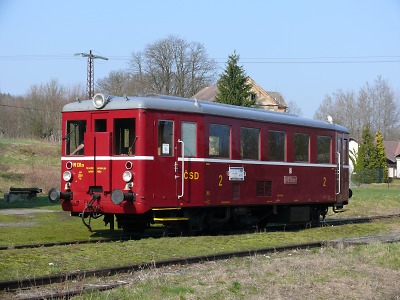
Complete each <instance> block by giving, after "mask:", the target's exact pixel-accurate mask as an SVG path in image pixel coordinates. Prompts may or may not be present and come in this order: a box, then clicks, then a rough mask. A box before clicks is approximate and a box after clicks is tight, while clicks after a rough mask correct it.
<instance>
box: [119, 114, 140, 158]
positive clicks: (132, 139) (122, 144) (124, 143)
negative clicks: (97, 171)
mask: <svg viewBox="0 0 400 300" xmlns="http://www.w3.org/2000/svg"><path fill="white" fill-rule="evenodd" d="M136 140H137V136H136V134H135V119H133V118H128V119H115V120H114V147H115V150H114V153H115V154H116V155H124V154H125V155H135V144H136Z"/></svg>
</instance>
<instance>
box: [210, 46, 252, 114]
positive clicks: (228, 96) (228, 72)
mask: <svg viewBox="0 0 400 300" xmlns="http://www.w3.org/2000/svg"><path fill="white" fill-rule="evenodd" d="M239 58H240V56H239V55H237V54H236V51H234V53H233V54H232V55H230V56H229V59H228V63H227V66H226V69H225V71H224V73H223V74H222V75H221V77H220V79H219V80H218V83H217V87H218V93H217V95H216V96H215V102H219V103H226V104H232V105H238V106H246V107H250V106H252V105H254V104H255V99H251V91H250V90H251V88H252V85H251V84H248V83H247V76H246V73H245V71H244V70H243V66H241V67H239V66H238V61H239Z"/></svg>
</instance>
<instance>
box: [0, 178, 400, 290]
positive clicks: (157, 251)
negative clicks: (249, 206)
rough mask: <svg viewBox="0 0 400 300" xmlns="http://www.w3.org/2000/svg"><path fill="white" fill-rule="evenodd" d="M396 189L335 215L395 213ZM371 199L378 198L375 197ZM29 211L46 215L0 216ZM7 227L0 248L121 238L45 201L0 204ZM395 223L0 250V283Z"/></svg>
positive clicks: (371, 230)
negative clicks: (85, 222)
mask: <svg viewBox="0 0 400 300" xmlns="http://www.w3.org/2000/svg"><path fill="white" fill-rule="evenodd" d="M382 191H383V193H382ZM398 191H399V190H395V189H389V190H388V189H383V188H382V187H381V186H369V187H362V188H358V189H357V191H356V192H355V197H354V198H352V199H351V202H350V205H349V206H350V208H351V209H349V210H348V211H346V212H345V213H343V214H341V215H342V216H344V217H352V216H371V215H378V214H382V210H383V208H384V210H385V211H386V212H388V213H395V212H396V211H397V212H398V210H399V206H400V205H399V204H400V199H399V196H398V194H399V193H398ZM377 195H380V197H379V198H375V197H376V196H377ZM30 208H31V209H44V210H48V211H45V212H36V213H31V214H17V215H15V214H7V213H6V214H4V213H3V212H7V209H17V210H18V209H21V210H22V209H30ZM337 216H338V215H334V216H333V217H337ZM8 223H10V225H11V226H0V245H3V246H12V245H19V244H28V243H41V242H43V243H45V242H62V241H71V240H76V239H80V240H91V239H97V238H99V237H120V236H123V233H122V231H121V230H116V231H115V233H114V234H111V233H110V232H109V230H108V228H107V227H104V224H103V222H102V220H101V219H98V220H92V228H93V230H94V232H93V233H90V232H88V230H87V229H86V227H85V226H83V224H82V222H81V219H80V218H77V217H70V216H69V213H68V212H63V211H62V210H61V207H60V204H51V203H50V202H49V201H48V199H47V197H39V198H37V199H36V200H33V201H19V202H14V203H4V202H2V201H0V224H3V225H4V224H6V225H7V224H8ZM27 223H33V225H30V226H24V224H27ZM399 223H400V222H399V221H397V220H383V221H380V222H373V223H368V224H353V225H346V226H339V227H318V228H312V229H307V230H287V229H286V231H285V230H283V229H282V230H277V231H266V232H262V233H254V234H243V235H236V236H199V237H181V238H176V237H173V238H171V237H169V238H146V239H142V240H132V241H127V242H115V243H107V244H89V245H71V246H60V247H52V248H39V249H24V250H16V249H14V250H8V251H1V252H0V270H1V272H0V280H6V279H14V278H23V277H31V276H43V275H48V274H55V273H60V272H68V271H75V270H91V269H97V268H102V267H111V266H117V265H127V264H134V263H142V262H151V261H154V260H160V259H170V258H175V257H185V256H190V255H204V254H213V253H223V252H231V251H237V250H242V251H246V250H250V249H257V248H266V247H273V246H281V245H288V244H295V243H306V242H311V241H321V240H332V239H340V238H345V237H357V236H366V235H373V234H378V233H390V232H398V230H399V228H400V224H399ZM21 224H22V226H20V225H21ZM12 225H14V226H12ZM312 251H316V250H312ZM388 257H390V256H388ZM105 258H107V259H105ZM385 259H386V260H385ZM377 263H380V264H382V265H383V264H390V263H393V264H394V265H396V264H398V261H396V259H395V258H392V261H391V260H388V259H387V257H381V260H380V261H379V260H377ZM231 283H232V282H228V283H227V284H228V285H229V284H231ZM231 288H232V287H231Z"/></svg>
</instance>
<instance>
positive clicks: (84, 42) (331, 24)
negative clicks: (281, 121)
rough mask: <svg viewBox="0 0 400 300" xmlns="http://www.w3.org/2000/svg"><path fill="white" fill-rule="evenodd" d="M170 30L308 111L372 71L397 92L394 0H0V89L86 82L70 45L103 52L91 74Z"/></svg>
mask: <svg viewBox="0 0 400 300" xmlns="http://www.w3.org/2000/svg"><path fill="white" fill-rule="evenodd" d="M170 35H175V36H178V37H179V38H182V39H184V40H186V41H188V42H196V43H201V44H203V45H204V47H205V49H206V50H207V53H208V56H209V58H212V59H214V60H215V61H216V62H218V73H219V74H221V73H222V72H223V71H224V69H225V67H226V63H227V60H228V56H229V55H231V54H233V53H234V51H236V53H237V54H238V55H239V56H240V60H239V65H241V66H243V69H244V71H245V72H246V75H248V76H250V77H252V78H253V79H254V80H255V81H256V82H257V83H258V84H259V85H260V86H261V87H262V88H263V89H264V90H266V91H275V92H279V93H280V94H281V95H282V96H283V98H284V99H285V101H286V102H294V103H295V104H296V106H298V108H300V110H301V112H302V115H303V116H305V117H309V118H312V117H313V116H314V113H315V112H316V110H317V109H318V108H319V106H320V105H321V103H322V101H323V100H324V98H325V96H326V95H331V94H332V93H333V92H335V91H337V90H339V89H341V90H343V91H354V92H356V93H357V92H358V91H359V90H360V89H361V88H362V87H363V86H365V84H366V83H367V82H368V83H370V84H373V83H374V81H375V80H376V79H377V78H378V76H381V77H382V79H384V80H386V81H387V82H388V83H389V85H390V86H391V87H392V89H393V91H394V92H395V94H396V96H398V97H399V95H400V0H379V1H378V0H374V1H372V0H326V1H320V0H303V1H296V0H292V1H290V0H282V1H278V0H276V1H272V0H271V1H269V0H246V1H244V0H242V1H237V0H230V1H228V0H198V1H191V0H142V1H138V0H131V1H128V0H127V1H120V0H113V1H103V0H84V1H82V0H66V1H54V0H36V1H32V0H0V92H1V93H9V94H11V95H15V96H17V95H18V96H19V95H22V96H23V95H26V94H28V93H29V91H30V89H31V87H32V86H33V85H40V84H46V83H48V82H50V81H51V80H54V79H56V80H58V82H59V83H60V84H61V85H63V86H65V87H67V88H68V87H70V88H72V87H74V86H76V85H81V86H83V87H84V88H86V75H87V59H86V58H83V57H80V56H74V54H75V53H89V51H90V50H92V51H93V54H95V55H99V56H103V57H107V58H108V59H109V60H107V61H106V60H100V59H96V60H95V61H94V77H95V82H96V81H97V80H98V79H101V78H104V77H107V76H108V75H109V73H110V72H112V71H119V70H125V69H127V68H128V65H129V60H130V58H131V56H132V53H133V52H138V51H143V50H144V49H145V47H146V46H147V45H149V44H153V43H155V42H156V41H159V40H161V39H164V38H167V37H168V36H170ZM398 100H399V102H400V99H398Z"/></svg>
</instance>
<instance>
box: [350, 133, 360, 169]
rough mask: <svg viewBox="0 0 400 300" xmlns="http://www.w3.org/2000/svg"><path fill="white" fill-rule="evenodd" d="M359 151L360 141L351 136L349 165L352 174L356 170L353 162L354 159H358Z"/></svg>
mask: <svg viewBox="0 0 400 300" xmlns="http://www.w3.org/2000/svg"><path fill="white" fill-rule="evenodd" d="M357 153H358V142H357V141H356V140H355V139H353V138H350V140H349V158H350V159H349V167H350V169H349V172H350V174H353V172H354V167H355V166H354V163H353V161H356V159H357Z"/></svg>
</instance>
